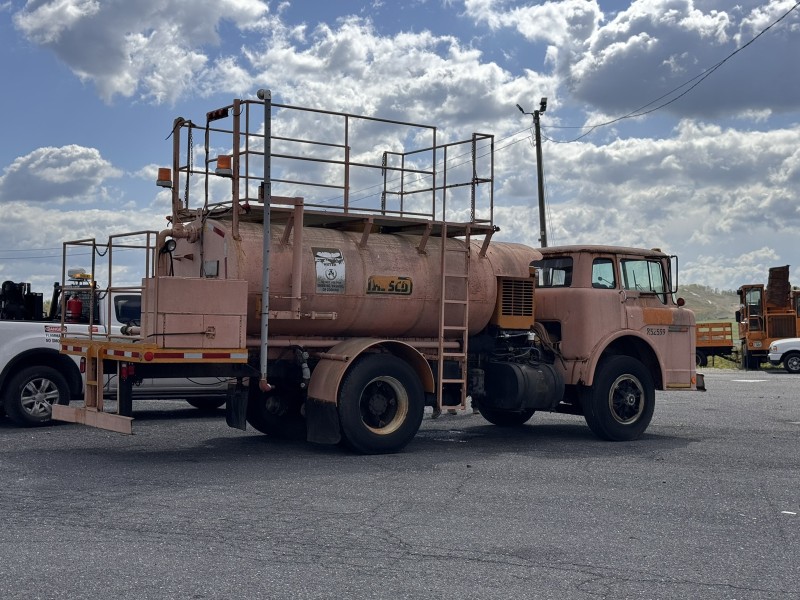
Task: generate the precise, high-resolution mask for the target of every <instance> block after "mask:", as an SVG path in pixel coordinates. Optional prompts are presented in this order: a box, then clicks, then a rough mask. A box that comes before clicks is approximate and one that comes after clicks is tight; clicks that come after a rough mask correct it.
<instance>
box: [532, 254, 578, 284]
mask: <svg viewBox="0 0 800 600" xmlns="http://www.w3.org/2000/svg"><path fill="white" fill-rule="evenodd" d="M531 264H532V265H533V266H534V267H536V287H539V288H552V287H569V286H571V285H572V258H571V257H568V256H567V257H553V258H543V259H542V260H537V261H534V262H533V263H531Z"/></svg>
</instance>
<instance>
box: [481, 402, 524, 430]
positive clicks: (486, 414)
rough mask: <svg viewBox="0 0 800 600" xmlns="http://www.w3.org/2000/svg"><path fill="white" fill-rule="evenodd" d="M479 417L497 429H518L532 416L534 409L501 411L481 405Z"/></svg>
mask: <svg viewBox="0 0 800 600" xmlns="http://www.w3.org/2000/svg"><path fill="white" fill-rule="evenodd" d="M480 410H481V416H482V417H483V418H484V419H486V420H487V421H489V423H491V424H492V425H497V426H498V427H519V426H520V425H524V424H525V423H527V422H528V420H530V418H531V417H532V416H533V413H534V409H532V408H525V409H522V410H501V409H497V408H490V407H487V406H484V405H481V409H480Z"/></svg>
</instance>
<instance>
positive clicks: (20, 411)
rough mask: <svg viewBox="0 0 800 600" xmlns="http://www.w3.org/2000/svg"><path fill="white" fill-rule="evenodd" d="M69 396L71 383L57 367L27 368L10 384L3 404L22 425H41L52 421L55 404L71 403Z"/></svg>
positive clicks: (12, 417) (9, 414)
mask: <svg viewBox="0 0 800 600" xmlns="http://www.w3.org/2000/svg"><path fill="white" fill-rule="evenodd" d="M69 395H70V394H69V385H68V384H67V380H66V379H64V376H63V375H62V374H61V373H59V372H58V371H57V370H55V369H54V368H52V367H45V366H33V367H26V368H24V369H22V370H21V371H20V372H19V373H17V374H16V375H14V376H13V377H12V378H11V380H10V381H9V382H8V390H7V391H6V397H5V401H4V403H3V405H4V407H5V410H6V413H7V414H8V416H9V418H10V419H11V420H12V421H14V422H15V423H17V424H18V425H26V426H31V425H41V424H43V423H47V422H48V421H50V417H51V416H52V413H53V409H52V405H53V404H69Z"/></svg>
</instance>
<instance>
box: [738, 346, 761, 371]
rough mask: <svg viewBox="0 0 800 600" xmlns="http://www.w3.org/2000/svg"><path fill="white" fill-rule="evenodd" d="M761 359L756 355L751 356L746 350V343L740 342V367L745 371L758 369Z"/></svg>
mask: <svg viewBox="0 0 800 600" xmlns="http://www.w3.org/2000/svg"><path fill="white" fill-rule="evenodd" d="M760 367H761V361H760V360H759V359H758V357H757V356H753V355H752V354H751V353H750V352H749V351H748V350H747V345H746V344H742V369H744V370H745V371H758V370H759V368H760Z"/></svg>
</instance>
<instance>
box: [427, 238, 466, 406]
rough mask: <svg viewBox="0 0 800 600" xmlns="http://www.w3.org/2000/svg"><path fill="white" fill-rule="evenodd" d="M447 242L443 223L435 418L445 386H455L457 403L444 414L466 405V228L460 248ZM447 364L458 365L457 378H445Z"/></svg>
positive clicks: (448, 375)
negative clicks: (455, 344)
mask: <svg viewBox="0 0 800 600" xmlns="http://www.w3.org/2000/svg"><path fill="white" fill-rule="evenodd" d="M447 241H448V235H447V223H442V248H441V277H442V280H441V288H440V290H441V294H440V300H439V360H438V377H437V382H438V383H437V394H436V406H435V407H434V414H435V415H439V414H440V413H441V411H442V408H443V405H442V401H443V395H444V394H443V392H444V389H445V386H452V385H456V384H457V385H458V386H459V389H460V402H459V404H456V405H453V406H445V407H444V408H447V409H448V410H454V409H456V408H461V409H464V408H466V405H467V370H468V366H467V341H468V338H469V331H468V323H469V268H470V245H471V244H470V226H469V225H466V235H465V239H464V245H463V246H462V245H461V244H459V243H453V244H448V243H447ZM454 242H456V240H454ZM448 309H449V310H448ZM452 339H456V340H457V341H458V342H459V347H458V348H457V349H455V348H447V347H445V342H446V341H449V340H452ZM447 361H455V362H456V363H457V364H458V376H455V374H450V373H448V374H447V376H446V374H445V362H447Z"/></svg>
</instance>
